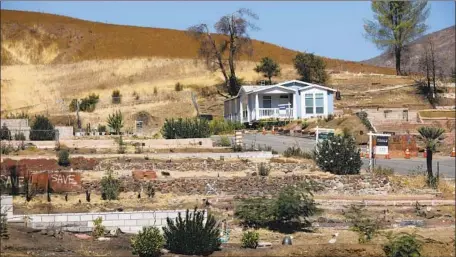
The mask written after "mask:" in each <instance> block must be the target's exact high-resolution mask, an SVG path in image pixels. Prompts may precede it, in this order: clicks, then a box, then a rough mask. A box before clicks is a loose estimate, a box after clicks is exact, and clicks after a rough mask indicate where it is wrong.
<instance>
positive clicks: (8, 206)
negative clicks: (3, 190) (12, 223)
mask: <svg viewBox="0 0 456 257" xmlns="http://www.w3.org/2000/svg"><path fill="white" fill-rule="evenodd" d="M0 210H1V213H4V212H6V217H7V219H10V218H12V217H13V196H11V195H0Z"/></svg>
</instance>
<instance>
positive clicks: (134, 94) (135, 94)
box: [133, 91, 139, 100]
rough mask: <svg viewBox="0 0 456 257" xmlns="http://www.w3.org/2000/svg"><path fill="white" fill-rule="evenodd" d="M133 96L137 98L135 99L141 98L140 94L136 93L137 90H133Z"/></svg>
mask: <svg viewBox="0 0 456 257" xmlns="http://www.w3.org/2000/svg"><path fill="white" fill-rule="evenodd" d="M133 97H134V98H135V100H139V94H138V93H136V91H134V92H133Z"/></svg>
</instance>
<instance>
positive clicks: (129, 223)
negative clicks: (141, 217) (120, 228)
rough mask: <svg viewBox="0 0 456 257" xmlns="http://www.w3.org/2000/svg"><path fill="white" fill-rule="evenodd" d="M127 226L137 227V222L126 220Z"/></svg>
mask: <svg viewBox="0 0 456 257" xmlns="http://www.w3.org/2000/svg"><path fill="white" fill-rule="evenodd" d="M124 224H125V226H135V225H136V220H124Z"/></svg>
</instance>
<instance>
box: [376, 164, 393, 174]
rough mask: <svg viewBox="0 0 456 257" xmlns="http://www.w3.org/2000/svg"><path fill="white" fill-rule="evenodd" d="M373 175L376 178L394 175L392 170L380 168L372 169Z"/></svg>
mask: <svg viewBox="0 0 456 257" xmlns="http://www.w3.org/2000/svg"><path fill="white" fill-rule="evenodd" d="M373 174H374V175H377V176H392V175H394V169H393V168H388V167H382V166H376V167H374V170H373Z"/></svg>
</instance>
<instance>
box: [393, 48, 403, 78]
mask: <svg viewBox="0 0 456 257" xmlns="http://www.w3.org/2000/svg"><path fill="white" fill-rule="evenodd" d="M394 53H395V56H396V75H398V76H399V75H402V73H401V49H400V48H399V47H395V49H394Z"/></svg>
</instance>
